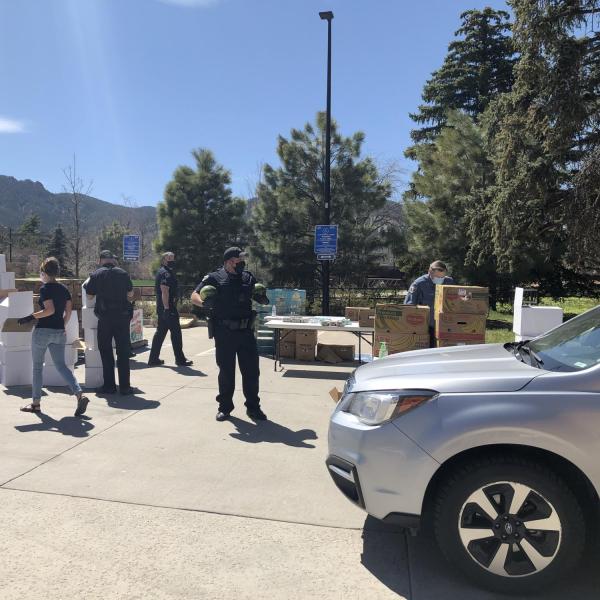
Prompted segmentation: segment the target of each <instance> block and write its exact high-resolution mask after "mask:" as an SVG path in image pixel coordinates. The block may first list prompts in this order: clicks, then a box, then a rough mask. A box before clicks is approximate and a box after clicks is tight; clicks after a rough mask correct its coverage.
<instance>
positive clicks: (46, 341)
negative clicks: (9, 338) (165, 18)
mask: <svg viewBox="0 0 600 600" xmlns="http://www.w3.org/2000/svg"><path fill="white" fill-rule="evenodd" d="M66 343H67V334H66V333H65V330H64V329H47V328H45V327H36V328H35V329H34V330H33V335H32V338H31V356H32V359H33V385H32V398H33V401H34V402H36V403H37V402H39V401H40V400H41V398H42V375H43V369H44V356H46V350H50V356H52V361H53V362H54V366H55V367H56V370H57V371H58V372H59V373H60V374H61V375H62V377H63V379H64V380H65V382H66V383H67V385H68V386H69V388H71V392H73V394H76V395H79V394H80V393H81V387H80V386H79V384H78V383H77V380H76V379H75V375H73V373H72V372H71V370H70V369H69V368H67V365H65V345H66Z"/></svg>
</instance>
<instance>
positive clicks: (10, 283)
mask: <svg viewBox="0 0 600 600" xmlns="http://www.w3.org/2000/svg"><path fill="white" fill-rule="evenodd" d="M14 288H15V274H14V273H6V272H3V271H0V290H12V289H14Z"/></svg>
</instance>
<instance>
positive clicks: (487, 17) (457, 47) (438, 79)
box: [407, 7, 515, 158]
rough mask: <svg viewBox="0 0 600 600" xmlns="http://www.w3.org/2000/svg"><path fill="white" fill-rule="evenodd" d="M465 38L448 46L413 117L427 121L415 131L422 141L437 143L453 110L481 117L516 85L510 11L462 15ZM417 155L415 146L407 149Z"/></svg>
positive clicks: (461, 36)
mask: <svg viewBox="0 0 600 600" xmlns="http://www.w3.org/2000/svg"><path fill="white" fill-rule="evenodd" d="M460 18H461V21H462V24H461V26H460V28H459V29H458V30H457V31H456V32H455V36H456V37H457V38H459V39H456V40H454V41H453V42H451V43H450V45H449V46H448V54H447V56H446V58H445V60H444V64H443V65H442V66H441V67H440V69H438V70H437V71H435V72H434V73H433V74H432V76H431V79H429V81H427V83H426V84H425V87H424V89H423V95H422V97H423V101H424V104H422V105H421V106H419V109H418V112H416V113H414V114H411V115H410V117H411V119H412V120H413V121H415V123H417V124H419V125H421V127H419V128H418V129H414V130H413V131H411V138H412V140H413V141H414V142H415V144H416V145H419V144H422V143H431V142H432V141H434V140H435V138H436V137H437V136H438V135H439V133H440V131H441V129H442V127H443V126H444V124H445V123H446V118H447V113H448V111H449V110H461V111H464V112H465V113H467V114H469V115H471V116H473V117H476V116H478V115H480V114H482V113H483V112H484V111H485V109H486V107H487V106H488V104H489V102H490V101H491V100H492V99H493V98H494V97H495V96H497V95H498V94H501V93H504V92H507V91H509V90H510V89H511V86H512V82H513V74H512V71H513V65H514V62H515V58H514V51H513V46H512V41H511V38H510V35H509V33H510V22H509V18H510V15H509V14H508V13H507V12H504V11H501V10H500V11H498V10H494V9H492V8H489V7H488V8H485V9H483V10H468V11H466V12H463V13H462V14H461V15H460ZM407 155H408V156H409V157H411V158H414V157H415V146H413V147H411V148H409V149H408V150H407Z"/></svg>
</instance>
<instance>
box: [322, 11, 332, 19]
mask: <svg viewBox="0 0 600 600" xmlns="http://www.w3.org/2000/svg"><path fill="white" fill-rule="evenodd" d="M319 16H320V17H321V19H323V21H331V19H333V13H332V12H331V11H330V10H326V11H324V12H320V13H319Z"/></svg>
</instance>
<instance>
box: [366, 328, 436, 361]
mask: <svg viewBox="0 0 600 600" xmlns="http://www.w3.org/2000/svg"><path fill="white" fill-rule="evenodd" d="M381 342H385V343H386V344H387V351H388V354H398V352H408V351H409V350H423V349H425V348H429V334H425V335H423V334H414V333H394V334H393V335H390V334H385V333H375V345H374V346H373V356H379V347H380V346H381Z"/></svg>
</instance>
